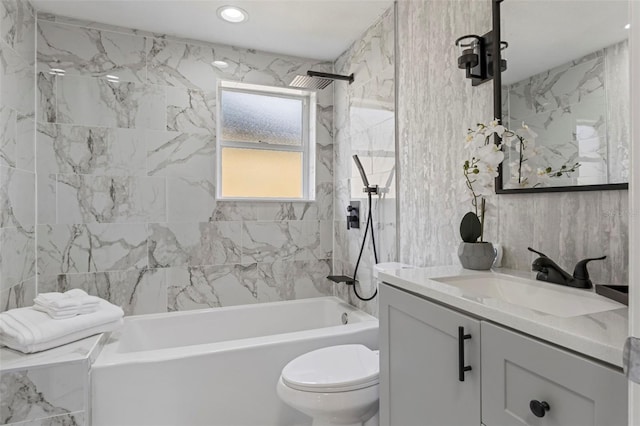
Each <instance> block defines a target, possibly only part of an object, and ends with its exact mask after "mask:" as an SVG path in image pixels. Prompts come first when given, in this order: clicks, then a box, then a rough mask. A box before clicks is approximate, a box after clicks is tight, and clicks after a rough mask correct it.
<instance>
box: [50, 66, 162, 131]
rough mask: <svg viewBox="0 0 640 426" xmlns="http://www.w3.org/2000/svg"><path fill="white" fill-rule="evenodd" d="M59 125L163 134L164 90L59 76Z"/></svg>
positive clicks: (89, 78) (150, 86) (133, 84)
mask: <svg viewBox="0 0 640 426" xmlns="http://www.w3.org/2000/svg"><path fill="white" fill-rule="evenodd" d="M56 82H57V88H56V90H57V93H56V99H57V110H56V120H57V122H58V123H68V124H79V125H85V126H106V127H121V128H137V129H155V130H163V129H164V128H165V125H166V117H165V110H164V105H165V92H164V88H162V87H158V86H152V85H148V84H141V83H130V82H129V83H128V82H122V83H111V82H109V81H106V80H105V79H102V78H91V77H79V76H73V75H65V76H64V77H60V76H58V77H57V78H56Z"/></svg>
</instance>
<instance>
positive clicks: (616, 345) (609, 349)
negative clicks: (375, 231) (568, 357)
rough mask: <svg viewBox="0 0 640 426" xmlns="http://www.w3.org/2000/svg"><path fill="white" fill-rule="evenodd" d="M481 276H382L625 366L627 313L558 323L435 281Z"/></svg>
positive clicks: (450, 271) (405, 272)
mask: <svg viewBox="0 0 640 426" xmlns="http://www.w3.org/2000/svg"><path fill="white" fill-rule="evenodd" d="M496 272H500V273H506V274H509V275H516V276H520V277H526V278H533V275H532V274H531V273H527V272H524V273H523V272H521V271H511V270H496ZM480 273H482V272H480ZM477 274H478V271H469V270H465V269H462V268H460V267H459V266H443V267H431V268H414V269H402V270H396V271H390V272H386V273H381V274H380V277H381V279H382V281H384V282H386V283H389V284H391V285H393V286H395V287H398V288H401V289H403V290H406V291H409V292H411V293H415V294H417V295H420V296H424V297H426V298H429V299H432V300H435V301H437V302H440V303H443V304H445V305H449V306H452V307H454V308H456V309H459V310H461V311H465V312H468V313H470V314H472V315H476V316H478V317H481V318H484V319H487V320H489V321H492V322H495V323H498V324H502V325H505V326H507V327H510V328H512V329H514V330H517V331H520V332H522V333H526V334H528V335H530V336H533V337H537V338H539V339H541V340H545V341H547V342H551V343H554V344H556V345H558V346H562V347H564V348H567V349H570V350H573V351H575V352H578V353H581V354H584V355H587V356H590V357H592V358H595V359H598V360H600V361H603V362H606V363H609V364H612V365H614V366H617V367H620V368H621V367H622V349H623V346H624V342H625V339H626V338H627V335H628V334H627V329H628V309H627V308H622V309H616V310H613V311H607V312H599V313H595V314H591V315H582V316H576V317H571V318H560V317H556V316H553V315H547V314H543V313H540V312H537V311H534V310H531V309H527V308H523V307H518V306H516V305H511V304H509V303H506V302H502V303H501V302H500V301H499V300H497V299H491V298H487V297H479V296H477V295H474V294H471V293H468V292H464V291H462V290H460V289H459V288H456V287H453V286H450V285H447V284H444V283H441V282H438V281H434V280H433V279H434V278H438V277H450V276H456V275H477Z"/></svg>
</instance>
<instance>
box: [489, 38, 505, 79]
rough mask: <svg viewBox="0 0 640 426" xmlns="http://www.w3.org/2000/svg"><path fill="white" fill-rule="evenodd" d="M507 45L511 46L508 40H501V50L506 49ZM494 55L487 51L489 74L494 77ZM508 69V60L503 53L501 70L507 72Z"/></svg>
mask: <svg viewBox="0 0 640 426" xmlns="http://www.w3.org/2000/svg"><path fill="white" fill-rule="evenodd" d="M507 47H509V43H507V42H506V41H501V42H500V50H501V51H502V50H504V49H506V48H507ZM492 56H493V55H491V52H490V51H489V52H487V58H488V59H487V73H488V74H489V76H490V77H493V58H492ZM506 70H507V60H506V59H504V57H503V55H500V72H505V71H506Z"/></svg>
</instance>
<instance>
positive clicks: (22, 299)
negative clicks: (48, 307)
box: [0, 276, 36, 312]
mask: <svg viewBox="0 0 640 426" xmlns="http://www.w3.org/2000/svg"><path fill="white" fill-rule="evenodd" d="M35 297H36V277H35V276H34V277H32V278H30V279H28V280H26V281H23V282H21V283H20V284H16V285H14V286H13V287H10V288H8V289H6V290H2V291H0V312H2V311H7V310H9V309H14V308H24V307H25V306H31V305H32V304H33V299H34V298H35Z"/></svg>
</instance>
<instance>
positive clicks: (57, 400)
mask: <svg viewBox="0 0 640 426" xmlns="http://www.w3.org/2000/svg"><path fill="white" fill-rule="evenodd" d="M86 375H87V366H86V364H85V363H84V362H75V363H66V364H59V365H54V366H51V367H46V368H34V369H29V370H18V371H15V372H5V373H0V383H1V385H0V397H1V399H2V404H0V422H2V424H7V423H19V422H24V421H36V420H42V419H46V418H49V417H54V416H57V415H63V414H68V413H71V412H75V411H81V410H84V409H85V408H86V407H85V392H87V391H88V389H86V383H87V380H86ZM36 424H37V423H36ZM44 424H46V423H44ZM53 424H55V423H53Z"/></svg>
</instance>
